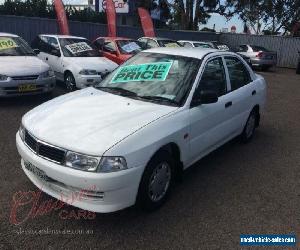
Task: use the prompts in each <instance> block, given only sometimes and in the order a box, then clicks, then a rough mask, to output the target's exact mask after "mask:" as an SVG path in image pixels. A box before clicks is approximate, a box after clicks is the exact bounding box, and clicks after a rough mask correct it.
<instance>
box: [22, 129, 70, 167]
mask: <svg viewBox="0 0 300 250" xmlns="http://www.w3.org/2000/svg"><path fill="white" fill-rule="evenodd" d="M25 143H26V145H27V146H28V147H29V148H30V149H31V150H32V151H33V152H34V153H36V154H37V155H39V156H41V157H42V158H46V159H48V160H50V161H54V162H56V163H59V164H63V163H64V159H65V153H66V151H65V150H63V149H60V148H57V147H55V146H51V145H49V144H46V143H44V142H41V141H39V140H37V139H35V138H34V137H33V136H32V135H31V134H30V133H28V131H26V132H25Z"/></svg>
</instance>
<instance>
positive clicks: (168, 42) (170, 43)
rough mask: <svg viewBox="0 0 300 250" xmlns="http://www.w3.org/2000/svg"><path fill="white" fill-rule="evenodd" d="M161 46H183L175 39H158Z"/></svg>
mask: <svg viewBox="0 0 300 250" xmlns="http://www.w3.org/2000/svg"><path fill="white" fill-rule="evenodd" d="M157 42H158V44H159V46H160V47H174V48H178V47H181V46H180V44H179V43H178V42H176V41H173V40H157Z"/></svg>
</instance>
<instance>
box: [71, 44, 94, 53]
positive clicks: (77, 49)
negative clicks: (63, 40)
mask: <svg viewBox="0 0 300 250" xmlns="http://www.w3.org/2000/svg"><path fill="white" fill-rule="evenodd" d="M65 47H66V49H67V50H69V51H70V52H71V53H72V54H78V53H82V52H85V51H89V50H93V48H92V47H91V46H89V45H88V44H87V43H86V42H79V43H72V44H68V45H66V46H65Z"/></svg>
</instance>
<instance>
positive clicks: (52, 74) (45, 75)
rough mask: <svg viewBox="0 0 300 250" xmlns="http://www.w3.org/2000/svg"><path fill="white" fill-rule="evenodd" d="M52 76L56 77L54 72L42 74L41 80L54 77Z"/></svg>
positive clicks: (48, 71) (49, 71)
mask: <svg viewBox="0 0 300 250" xmlns="http://www.w3.org/2000/svg"><path fill="white" fill-rule="evenodd" d="M52 76H54V72H53V70H47V71H45V72H43V73H42V74H40V77H41V78H48V77H52Z"/></svg>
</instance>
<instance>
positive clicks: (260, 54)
mask: <svg viewBox="0 0 300 250" xmlns="http://www.w3.org/2000/svg"><path fill="white" fill-rule="evenodd" d="M236 52H237V53H238V54H240V55H242V56H246V57H248V58H249V59H250V63H251V65H252V66H253V67H259V68H261V69H269V68H271V67H274V66H276V65H277V53H276V52H273V51H269V50H268V49H266V48H264V47H261V46H255V45H249V44H243V45H240V46H238V48H237V49H236Z"/></svg>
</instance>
